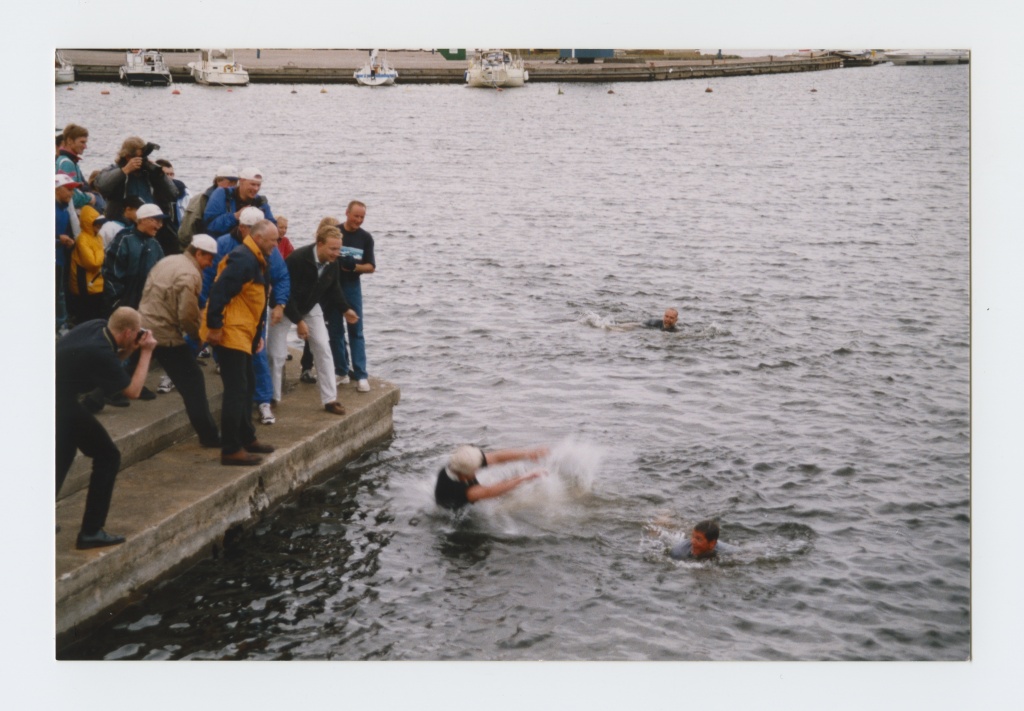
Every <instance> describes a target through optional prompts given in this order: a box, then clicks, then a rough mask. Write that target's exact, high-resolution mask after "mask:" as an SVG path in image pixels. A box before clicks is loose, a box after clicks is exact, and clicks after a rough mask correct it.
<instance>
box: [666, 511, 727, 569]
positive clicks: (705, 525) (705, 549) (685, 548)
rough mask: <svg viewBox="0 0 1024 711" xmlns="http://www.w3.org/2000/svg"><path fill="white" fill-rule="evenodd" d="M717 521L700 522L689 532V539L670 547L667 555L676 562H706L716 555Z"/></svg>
mask: <svg viewBox="0 0 1024 711" xmlns="http://www.w3.org/2000/svg"><path fill="white" fill-rule="evenodd" d="M717 549H718V521H712V520H707V521H701V522H700V523H698V524H697V525H696V526H694V527H693V530H692V531H691V532H690V539H689V540H684V541H680V542H679V543H677V544H675V545H674V546H672V550H670V551H669V553H668V554H669V555H670V556H672V557H673V558H675V559H676V560H686V559H690V558H696V559H702V560H706V559H708V558H714V557H716V556H717V555H718V550H717Z"/></svg>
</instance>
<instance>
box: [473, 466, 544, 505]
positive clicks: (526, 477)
mask: <svg viewBox="0 0 1024 711" xmlns="http://www.w3.org/2000/svg"><path fill="white" fill-rule="evenodd" d="M543 473H544V470H543V469H538V470H537V471H535V472H530V473H529V474H523V475H522V476H517V477H515V478H513V479H506V480H505V481H499V482H498V483H497V484H490V485H488V486H484V485H483V484H474V485H473V486H471V487H469V488H468V489H466V498H467V499H468V500H469V502H470V503H476V502H477V501H480V500H481V499H493V498H494V497H496V496H501V495H502V494H507V493H508V492H510V491H512V490H513V489H515V488H516V487H518V486H519V485H520V484H523V483H524V482H527V481H530V479H536V478H537V477H539V476H540V475H541V474H543Z"/></svg>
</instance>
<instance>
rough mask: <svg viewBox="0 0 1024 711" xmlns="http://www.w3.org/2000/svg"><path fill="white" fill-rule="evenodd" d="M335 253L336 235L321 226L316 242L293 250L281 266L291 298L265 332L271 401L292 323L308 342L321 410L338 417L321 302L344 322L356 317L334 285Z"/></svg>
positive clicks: (336, 283)
mask: <svg viewBox="0 0 1024 711" xmlns="http://www.w3.org/2000/svg"><path fill="white" fill-rule="evenodd" d="M340 254H341V231H340V230H339V229H338V228H337V227H333V226H326V227H324V228H323V229H321V230H320V231H319V232H317V235H316V243H315V244H310V245H306V246H305V247H299V248H298V249H296V250H295V251H294V252H292V253H291V254H290V255H288V259H286V260H285V263H286V264H287V265H288V275H289V278H290V279H291V295H290V296H289V298H288V303H287V304H286V305H285V307H284V317H283V318H282V319H281V320H280V321H279V322H278V323H277V324H275V325H272V326H271V327H270V335H269V340H270V343H269V350H270V353H269V355H270V372H271V379H272V381H273V385H274V399H275V400H277V401H278V402H280V400H281V379H282V371H283V369H284V364H285V361H286V360H287V359H288V331H289V330H290V329H291V326H292V324H295V329H296V332H297V333H298V335H299V338H301V339H302V340H304V341H305V340H308V342H309V347H310V350H311V351H312V352H313V363H314V365H315V367H316V371H317V372H318V373H323V374H324V375H323V377H320V378H317V383H318V384H319V386H320V401H321V402H322V403H323V406H324V410H326V411H327V412H330V413H331V414H334V415H344V414H345V408H344V407H342V405H341V403H339V402H338V385H337V383H336V382H335V379H334V378H332V377H330V374H332V373H334V358H333V356H332V355H331V346H330V343H329V337H328V334H327V325H326V324H325V323H324V314H323V309H322V308H321V303H324V304H330V305H333V306H336V307H337V309H338V311H339V312H340V313H342V314H344V317H345V320H346V321H347V322H348V323H356V322H357V321H358V320H359V316H358V315H357V314H356V312H355V311H354V310H353V309H352V307H351V306H349V304H348V302H347V301H346V300H345V295H344V293H342V290H341V282H340V281H339V276H338V275H339V269H338V263H337V260H338V256H339V255H340Z"/></svg>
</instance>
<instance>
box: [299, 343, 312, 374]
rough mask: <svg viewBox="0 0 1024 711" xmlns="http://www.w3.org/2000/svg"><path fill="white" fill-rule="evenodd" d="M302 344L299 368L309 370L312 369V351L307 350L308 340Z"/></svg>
mask: <svg viewBox="0 0 1024 711" xmlns="http://www.w3.org/2000/svg"><path fill="white" fill-rule="evenodd" d="M302 343H303V345H302V360H300V361H299V367H301V368H302V369H303V370H309V369H311V368H312V367H313V351H311V350H309V341H308V340H306V341H303V342H302Z"/></svg>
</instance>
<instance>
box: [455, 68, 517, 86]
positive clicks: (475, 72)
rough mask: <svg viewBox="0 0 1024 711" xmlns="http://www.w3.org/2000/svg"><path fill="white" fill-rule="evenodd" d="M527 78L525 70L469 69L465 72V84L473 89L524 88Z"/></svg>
mask: <svg viewBox="0 0 1024 711" xmlns="http://www.w3.org/2000/svg"><path fill="white" fill-rule="evenodd" d="M528 78H529V74H527V72H526V70H525V69H507V70H503V69H498V70H493V69H490V70H489V69H478V68H475V67H471V68H470V69H467V70H466V84H467V85H469V86H475V87H486V88H491V89H493V88H495V87H498V88H507V87H515V86H525V85H526V81H527V79H528Z"/></svg>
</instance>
